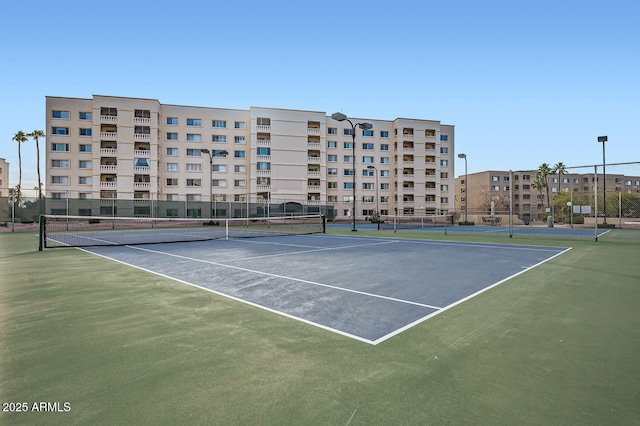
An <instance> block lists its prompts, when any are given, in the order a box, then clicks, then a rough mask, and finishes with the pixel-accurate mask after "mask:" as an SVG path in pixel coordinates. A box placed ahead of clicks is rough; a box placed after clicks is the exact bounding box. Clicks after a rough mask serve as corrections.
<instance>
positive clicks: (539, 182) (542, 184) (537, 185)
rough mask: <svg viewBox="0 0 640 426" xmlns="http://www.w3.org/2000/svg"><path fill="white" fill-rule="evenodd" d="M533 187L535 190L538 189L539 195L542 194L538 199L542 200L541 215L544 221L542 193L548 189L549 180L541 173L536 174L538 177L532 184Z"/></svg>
mask: <svg viewBox="0 0 640 426" xmlns="http://www.w3.org/2000/svg"><path fill="white" fill-rule="evenodd" d="M531 187H532V188H534V189H537V190H538V194H540V195H539V196H538V198H539V199H540V200H542V212H541V213H540V214H541V216H542V217H543V219H544V196H543V195H542V192H543V191H544V189H545V188H547V187H548V185H547V179H546V178H545V177H544V175H543V174H542V173H541V172H539V171H538V172H536V176H535V178H534V179H533V182H532V183H531Z"/></svg>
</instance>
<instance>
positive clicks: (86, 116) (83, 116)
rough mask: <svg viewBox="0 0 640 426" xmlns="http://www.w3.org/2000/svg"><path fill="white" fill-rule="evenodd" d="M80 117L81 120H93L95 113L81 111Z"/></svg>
mask: <svg viewBox="0 0 640 426" xmlns="http://www.w3.org/2000/svg"><path fill="white" fill-rule="evenodd" d="M78 119H80V120H93V113H92V112H80V113H79V114H78Z"/></svg>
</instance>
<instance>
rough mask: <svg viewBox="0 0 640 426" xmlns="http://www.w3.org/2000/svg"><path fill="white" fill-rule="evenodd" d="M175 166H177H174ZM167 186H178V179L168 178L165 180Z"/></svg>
mask: <svg viewBox="0 0 640 426" xmlns="http://www.w3.org/2000/svg"><path fill="white" fill-rule="evenodd" d="M167 166H168V164H167ZM176 166H177V164H176ZM167 186H178V179H176V178H169V179H167Z"/></svg>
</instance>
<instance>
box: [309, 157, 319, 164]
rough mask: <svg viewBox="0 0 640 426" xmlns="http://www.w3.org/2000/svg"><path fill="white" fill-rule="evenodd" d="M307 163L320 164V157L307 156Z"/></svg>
mask: <svg viewBox="0 0 640 426" xmlns="http://www.w3.org/2000/svg"><path fill="white" fill-rule="evenodd" d="M307 164H320V157H307Z"/></svg>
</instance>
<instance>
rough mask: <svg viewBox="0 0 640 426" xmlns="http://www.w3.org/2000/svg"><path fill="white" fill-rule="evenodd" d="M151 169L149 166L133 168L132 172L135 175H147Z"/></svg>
mask: <svg viewBox="0 0 640 426" xmlns="http://www.w3.org/2000/svg"><path fill="white" fill-rule="evenodd" d="M150 169H151V167H149V166H133V171H134V172H135V173H149V170H150Z"/></svg>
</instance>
